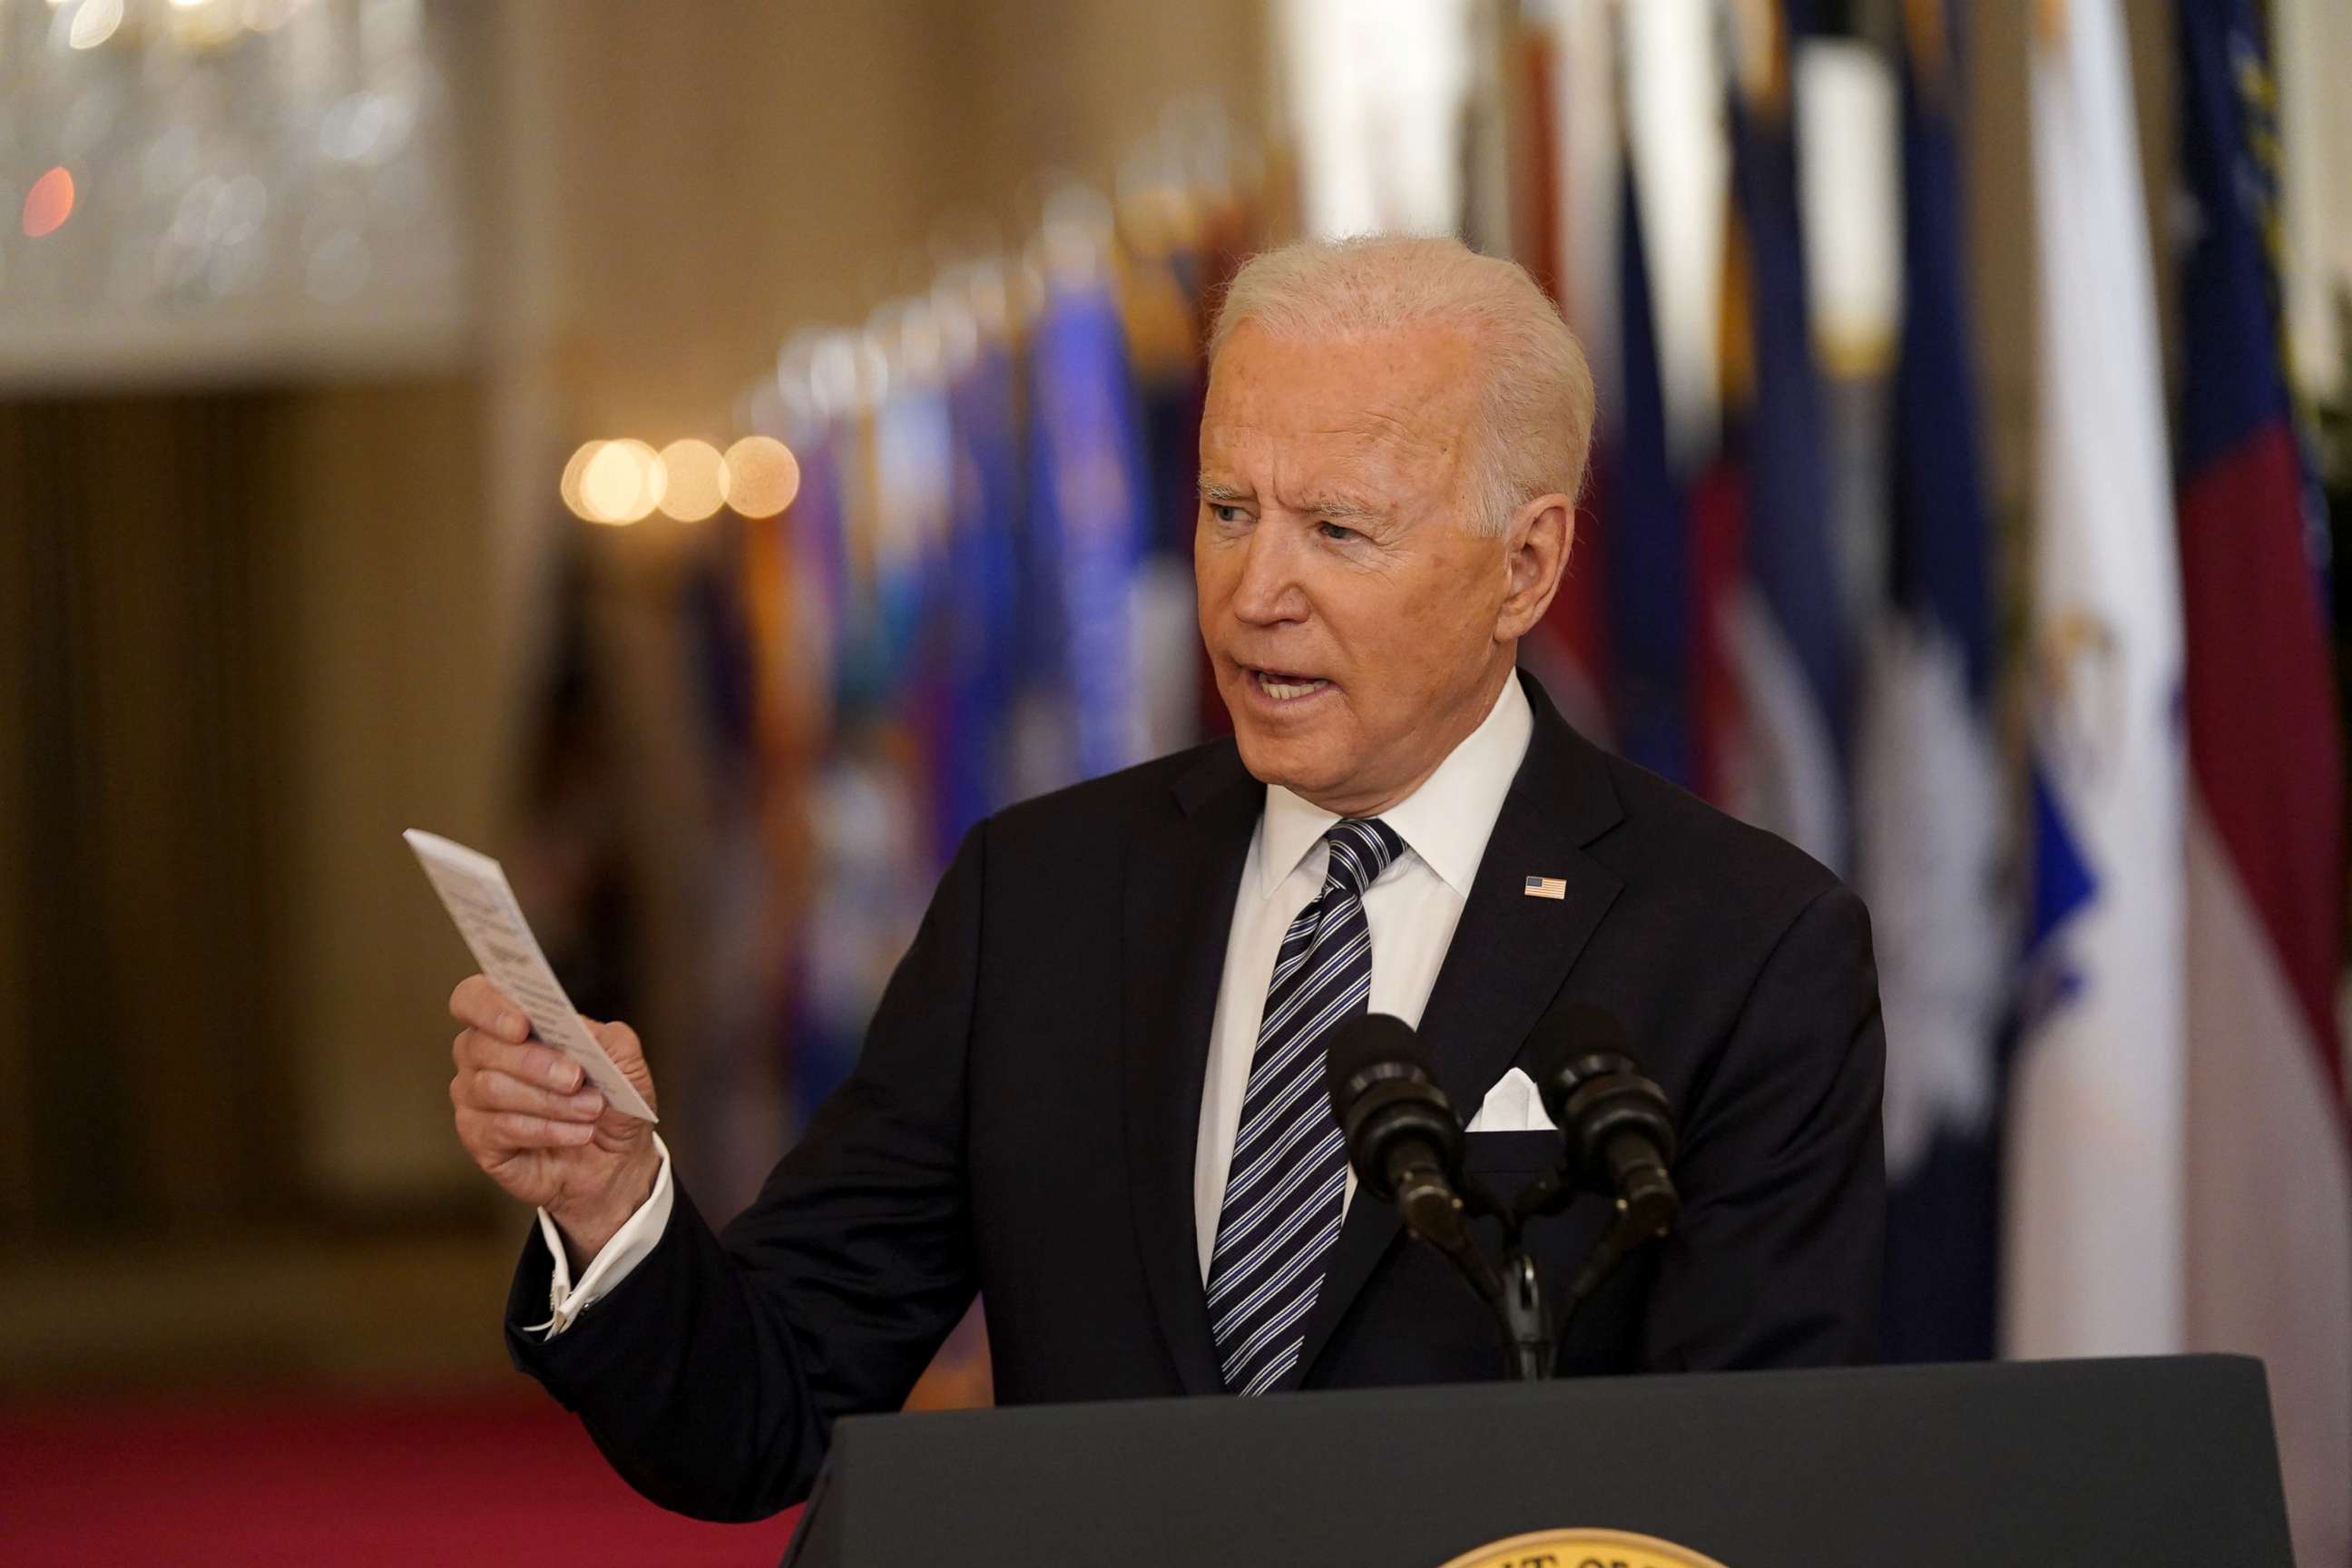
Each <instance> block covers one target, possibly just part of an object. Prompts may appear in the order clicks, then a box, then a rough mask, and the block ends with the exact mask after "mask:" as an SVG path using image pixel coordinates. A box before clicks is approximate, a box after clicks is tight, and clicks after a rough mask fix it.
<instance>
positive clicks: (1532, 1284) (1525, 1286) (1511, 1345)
mask: <svg viewBox="0 0 2352 1568" xmlns="http://www.w3.org/2000/svg"><path fill="white" fill-rule="evenodd" d="M1462 1206H1463V1208H1464V1209H1465V1210H1466V1211H1468V1212H1469V1213H1472V1214H1478V1215H1486V1216H1488V1217H1490V1218H1493V1219H1496V1220H1499V1221H1501V1222H1502V1226H1503V1262H1502V1267H1501V1268H1496V1267H1495V1266H1494V1265H1493V1264H1491V1263H1489V1262H1488V1261H1487V1260H1486V1254H1485V1253H1483V1252H1480V1251H1479V1250H1478V1249H1477V1247H1475V1244H1473V1243H1472V1242H1471V1241H1470V1238H1469V1230H1468V1227H1467V1226H1464V1227H1463V1229H1462V1243H1463V1245H1462V1248H1461V1250H1460V1251H1459V1252H1456V1251H1455V1250H1454V1249H1452V1248H1448V1247H1443V1246H1441V1247H1440V1250H1441V1251H1444V1252H1445V1254H1446V1256H1447V1257H1449V1258H1453V1259H1454V1264H1455V1266H1456V1267H1457V1268H1461V1270H1462V1272H1463V1274H1464V1276H1465V1278H1466V1279H1469V1281H1470V1283H1471V1285H1472V1287H1473V1288H1475V1289H1476V1290H1477V1292H1478V1294H1479V1295H1480V1296H1481V1297H1483V1298H1485V1300H1486V1305H1487V1306H1488V1307H1490V1308H1491V1309H1493V1310H1494V1313H1495V1321H1496V1324H1497V1325H1498V1326H1499V1327H1500V1328H1501V1330H1502V1331H1503V1363H1504V1371H1505V1375H1506V1376H1507V1377H1508V1378H1510V1379H1511V1380H1512V1381H1514V1382H1517V1383H1541V1382H1543V1381H1544V1380H1545V1379H1546V1378H1549V1376H1551V1373H1552V1346H1553V1342H1552V1324H1551V1316H1550V1314H1549V1312H1547V1311H1546V1310H1544V1291H1543V1276H1542V1275H1541V1274H1540V1273H1538V1271H1537V1268H1536V1260H1535V1258H1532V1257H1531V1256H1529V1255H1528V1249H1527V1247H1526V1246H1525V1245H1524V1244H1523V1242H1522V1240H1521V1236H1520V1233H1521V1231H1522V1229H1523V1228H1524V1226H1526V1223H1527V1220H1528V1212H1524V1211H1523V1210H1522V1207H1521V1205H1518V1204H1509V1205H1506V1204H1502V1203H1498V1202H1496V1198H1495V1195H1494V1194H1492V1193H1489V1192H1488V1191H1487V1190H1486V1188H1485V1187H1484V1186H1483V1185H1481V1184H1478V1183H1476V1182H1474V1181H1468V1180H1465V1181H1464V1182H1463V1184H1462ZM1465 1255H1466V1256H1465Z"/></svg>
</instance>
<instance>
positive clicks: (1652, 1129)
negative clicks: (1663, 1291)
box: [1527, 1002, 1682, 1262]
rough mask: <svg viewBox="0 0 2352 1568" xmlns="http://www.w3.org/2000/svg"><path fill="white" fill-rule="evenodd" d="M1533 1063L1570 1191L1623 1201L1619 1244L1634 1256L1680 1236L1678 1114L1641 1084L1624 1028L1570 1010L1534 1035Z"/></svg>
mask: <svg viewBox="0 0 2352 1568" xmlns="http://www.w3.org/2000/svg"><path fill="white" fill-rule="evenodd" d="M1527 1060H1528V1074H1529V1076H1530V1077H1532V1078H1533V1079H1535V1083H1536V1090H1537V1092H1538V1093H1539V1094H1540V1095H1542V1097H1543V1105H1544V1110H1545V1111H1546V1112H1547V1113H1548V1114H1549V1116H1550V1117H1551V1120H1552V1124H1553V1125H1554V1126H1556V1127H1558V1128H1559V1132H1560V1137H1561V1138H1562V1140H1563V1141H1564V1142H1566V1144H1567V1146H1568V1147H1567V1163H1566V1167H1565V1175H1566V1177H1567V1181H1566V1183H1565V1185H1567V1186H1568V1187H1569V1188H1570V1191H1571V1192H1574V1191H1583V1192H1591V1193H1598V1194H1601V1196H1602V1197H1605V1198H1612V1199H1614V1200H1616V1202H1617V1205H1618V1206H1619V1209H1620V1210H1621V1213H1622V1217H1621V1219H1620V1221H1619V1224H1618V1226H1617V1234H1618V1235H1619V1236H1620V1237H1622V1242H1623V1244H1624V1245H1625V1246H1626V1247H1629V1248H1630V1247H1638V1246H1640V1245H1641V1244H1642V1242H1643V1241H1645V1240H1648V1239H1650V1238H1651V1237H1661V1236H1664V1235H1665V1234H1666V1233H1667V1232H1668V1231H1669V1230H1671V1229H1673V1228H1674V1223H1675V1216H1676V1215H1678V1214H1679V1213H1680V1212H1681V1210H1682V1199H1681V1197H1680V1196H1679V1195H1678V1194H1676V1193H1675V1183H1674V1177H1673V1175H1672V1173H1671V1168H1672V1166H1673V1165H1674V1163H1675V1147H1676V1143H1677V1139H1676V1136H1675V1117H1674V1111H1673V1110H1672V1109H1671V1108H1670V1107H1669V1106H1668V1105H1667V1104H1666V1096H1665V1091H1664V1090H1663V1089H1660V1088H1659V1087H1658V1086H1657V1085H1656V1084H1654V1083H1652V1082H1651V1081H1650V1080H1649V1079H1646V1078H1643V1076H1642V1069H1641V1068H1640V1067H1639V1065H1638V1064H1636V1063H1635V1061H1634V1060H1633V1053H1632V1052H1631V1050H1629V1049H1628V1048H1627V1046H1626V1041H1625V1026H1623V1025H1622V1024H1621V1023H1619V1022H1618V1021H1617V1019H1616V1017H1615V1016H1613V1015H1612V1014H1610V1013H1609V1012H1607V1011H1605V1010H1604V1009H1602V1008H1600V1007H1596V1006H1593V1005H1591V1004H1590V1003H1581V1002H1579V1003H1571V1004H1570V1005H1567V1006H1564V1007H1561V1008H1559V1009H1558V1010H1557V1011H1555V1012H1554V1013H1552V1014H1551V1015H1550V1016H1548V1017H1546V1018H1545V1019H1544V1020H1543V1022H1542V1023H1540V1024H1538V1026H1536V1033H1535V1037H1534V1039H1533V1040H1532V1042H1531V1043H1530V1044H1529V1046H1528V1055H1527ZM1563 1195H1565V1194H1563ZM1611 1261H1612V1262H1613V1261H1614V1259H1613V1258H1612V1260H1611Z"/></svg>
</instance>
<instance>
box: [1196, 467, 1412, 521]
mask: <svg viewBox="0 0 2352 1568" xmlns="http://www.w3.org/2000/svg"><path fill="white" fill-rule="evenodd" d="M1250 497H1251V492H1250V491H1248V490H1244V489H1239V488H1238V487H1236V486H1234V485H1230V484H1227V483H1225V482H1224V481H1223V480H1222V479H1210V478H1209V477H1207V476H1206V475H1203V476H1202V479H1201V499H1202V500H1203V501H1205V502H1207V503H1208V504H1209V505H1211V506H1237V505H1239V504H1240V503H1241V502H1243V501H1245V500H1249V499H1250ZM1292 510H1295V511H1302V512H1305V513H1307V514H1308V515H1309V516H1312V517H1320V518H1328V519H1330V520H1333V521H1342V522H1379V521H1382V520H1384V519H1385V518H1387V516H1388V515H1389V509H1388V508H1387V507H1384V506H1381V505H1380V504H1379V503H1378V502H1375V501H1370V500H1364V499H1363V498H1362V497H1360V496H1350V495H1339V494H1330V495H1313V496H1302V497H1300V498H1299V499H1298V501H1297V505H1296V506H1294V507H1293V508H1292Z"/></svg>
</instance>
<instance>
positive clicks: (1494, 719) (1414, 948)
mask: <svg viewBox="0 0 2352 1568" xmlns="http://www.w3.org/2000/svg"><path fill="white" fill-rule="evenodd" d="M1534 732H1535V715H1534V713H1533V712H1532V711H1531V710H1529V708H1528V696H1527V693H1526V692H1524V691H1522V690H1520V689H1519V683H1518V680H1517V679H1516V678H1511V679H1505V680H1504V682H1503V689H1502V691H1501V693H1500V694H1499V695H1497V696H1496V699H1495V705H1494V707H1492V708H1491V709H1489V710H1487V712H1486V718H1485V720H1483V721H1481V722H1480V723H1479V725H1478V727H1477V728H1476V729H1475V730H1473V731H1470V733H1469V735H1468V737H1467V738H1465V740H1464V741H1463V742H1462V743H1461V744H1460V745H1458V746H1456V747H1454V750H1453V752H1451V753H1450V754H1448V755H1447V757H1446V759H1445V760H1444V762H1442V763H1438V764H1437V771H1436V772H1435V773H1431V774H1430V775H1429V777H1428V778H1427V779H1425V780H1424V781H1423V783H1422V786H1421V787H1420V788H1419V789H1417V790H1415V791H1413V792H1412V794H1411V795H1407V796H1406V797H1405V798H1404V799H1403V800H1402V801H1399V802H1398V803H1397V804H1396V805H1392V806H1391V807H1390V808H1389V809H1388V810H1386V811H1383V812H1381V814H1380V818H1381V821H1382V822H1385V823H1387V824H1388V825H1389V826H1391V827H1392V828H1394V829H1395V830H1396V835H1397V837H1399V838H1402V839H1403V840H1404V846H1405V850H1404V853H1403V854H1402V855H1400V856H1399V857H1397V858H1396V860H1395V861H1394V862H1393V863H1392V864H1391V866H1390V867H1389V868H1388V870H1387V871H1386V872H1384V873H1382V875H1381V879H1380V880H1378V881H1376V882H1374V883H1373V884H1372V885H1371V887H1370V889H1368V890H1367V891H1366V892H1365V894H1364V923H1365V924H1366V925H1367V926H1369V927H1370V931H1371V939H1372V994H1371V1001H1370V1011H1372V1012H1375V1013H1389V1014H1393V1015H1394V1016H1397V1017H1399V1018H1402V1019H1403V1020H1404V1021H1405V1022H1406V1023H1408V1024H1412V1025H1414V1026H1419V1025H1420V1023H1421V1010H1422V1008H1423V1007H1424V1006H1426V1005H1428V1002H1429V990H1430V987H1431V986H1433V985H1434V984H1437V971H1438V967H1439V966H1440V965H1441V964H1443V963H1444V962H1445V950H1446V948H1447V947H1449V946H1450V945H1452V943H1453V941H1454V925H1455V923H1456V922H1457V921H1460V920H1461V919H1462V905H1463V903H1464V901H1465V900H1467V899H1468V898H1469V897H1470V886H1471V884H1472V883H1473V882H1475V880H1476V879H1477V877H1478V862H1479V861H1480V860H1482V859H1484V858H1486V840H1487V838H1488V837H1490V836H1491V835H1492V834H1493V833H1494V831H1495V819H1496V817H1497V816H1501V815H1502V811H1503V797H1504V796H1505V795H1508V794H1509V793H1510V789H1511V779H1512V776H1513V775H1514V774H1516V773H1517V772H1518V771H1519V763H1520V761H1521V760H1522V759H1524V758H1525V757H1526V756H1527V754H1528V737H1529V736H1530V735H1531V734H1533V733H1534ZM1337 821H1339V815H1338V814H1337V813H1336V812H1329V811H1326V810H1324V809H1323V808H1322V807H1321V806H1319V805H1311V804H1309V803H1308V802H1307V801H1305V800H1303V799H1301V798H1300V797H1298V796H1297V795H1293V794H1291V792H1290V791H1288V790H1286V789H1285V788H1283V787H1282V786H1281V785H1280V784H1270V785H1268V786H1267V788H1266V792H1265V812H1264V813H1263V814H1262V815H1261V816H1259V817H1258V823H1257V832H1256V833H1255V835H1253V836H1252V837H1251V838H1250V847H1249V858H1248V859H1247V860H1246V861H1245V862H1244V864H1243V866H1242V885H1241V889H1240V891H1239V892H1238V893H1237V894H1236V895H1235V896H1234V923H1233V929H1232V931H1230V932H1228V933H1227V935H1226V937H1225V971H1224V978H1223V980H1222V981H1221V982H1220V983H1219V984H1218V987H1217V1011H1216V1020H1215V1022H1214V1023H1213V1025H1212V1026H1210V1030H1209V1070H1208V1075H1207V1077H1206V1079H1204V1080H1203V1082H1202V1085H1201V1128H1200V1133H1199V1136H1198V1139H1197V1141H1196V1142H1194V1143H1193V1145H1192V1149H1193V1154H1192V1228H1193V1234H1194V1237H1195V1238H1196V1240H1197V1241H1198V1242H1199V1244H1200V1255H1201V1259H1200V1260H1201V1279H1202V1282H1203V1283H1206V1282H1207V1280H1208V1278H1209V1258H1210V1255H1211V1254H1212V1253H1213V1251H1214V1250H1215V1248H1216V1245H1217V1218H1218V1215H1219V1212H1220V1211H1221V1210H1222V1209H1223V1206H1224V1201H1225V1176H1226V1174H1227V1173H1228V1172H1229V1171H1230V1170H1231V1168H1232V1166H1233V1163H1234V1133H1235V1132H1237V1131H1240V1129H1241V1119H1242V1097H1243V1094H1244V1091H1245V1090H1246V1089H1248V1087H1249V1075H1250V1061H1251V1058H1253V1057H1254V1056H1255V1054H1256V1051H1257V1028H1258V1023H1259V1021H1260V1019H1262V1018H1263V1017H1264V1016H1265V989H1266V985H1267V984H1268V982H1270V981H1271V980H1272V979H1273V978H1274V960H1275V955H1276V953H1277V952H1279V951H1280V950H1281V947H1282V937H1283V933H1284V932H1285V931H1288V930H1289V929H1290V922H1291V921H1295V920H1297V918H1298V911H1299V910H1303V909H1305V908H1306V907H1307V904H1308V903H1309V902H1310V901H1312V900H1314V898H1315V897H1316V895H1318V893H1320V892H1321V891H1322V890H1323V869H1324V863H1325V862H1326V861H1327V860H1328V859H1329V858H1330V853H1331V852H1330V850H1329V848H1328V847H1327V846H1326V845H1325V844H1324V842H1323V834H1324V832H1325V830H1327V829H1328V828H1329V826H1331V825H1332V824H1333V823H1335V822H1337ZM1483 1114H1484V1108H1482V1116H1483ZM1493 1122H1494V1118H1492V1117H1486V1118H1485V1120H1484V1121H1483V1122H1482V1121H1479V1120H1477V1119H1474V1120H1473V1122H1472V1125H1473V1126H1474V1127H1477V1128H1479V1129H1480V1130H1481V1131H1489V1130H1491V1129H1492V1126H1493ZM1539 1125H1545V1126H1549V1122H1544V1123H1539ZM1355 1194H1356V1173H1354V1172H1353V1171H1350V1172H1349V1173H1348V1185H1347V1200H1348V1201H1352V1200H1353V1199H1354V1197H1355Z"/></svg>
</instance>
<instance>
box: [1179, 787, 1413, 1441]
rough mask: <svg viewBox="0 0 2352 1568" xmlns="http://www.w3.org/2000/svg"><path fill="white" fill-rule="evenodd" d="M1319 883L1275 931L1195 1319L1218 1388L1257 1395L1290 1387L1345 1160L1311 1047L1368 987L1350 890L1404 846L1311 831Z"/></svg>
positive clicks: (1393, 838)
mask: <svg viewBox="0 0 2352 1568" xmlns="http://www.w3.org/2000/svg"><path fill="white" fill-rule="evenodd" d="M1323 841H1324V843H1325V844H1327V845H1328V846H1329V847H1330V863H1329V866H1328V868H1327V869H1326V870H1325V872H1324V874H1323V890H1322V892H1321V893H1319V894H1318V895H1317V897H1316V899H1315V900H1314V901H1313V902H1312V903H1310V904H1308V905H1307V907H1306V908H1305V909H1303V910H1299V911H1298V918H1297V920H1295V921H1291V922H1290V929H1289V930H1288V931H1286V932H1284V933H1283V938H1282V951H1281V952H1280V953H1279V954H1278V955H1277V956H1276V959H1275V963H1274V980H1273V982H1272V984H1269V985H1268V986H1267V987H1266V993H1265V1017H1264V1019H1263V1021H1262V1022H1261V1023H1260V1024H1259V1025H1258V1032H1257V1051H1256V1053H1255V1055H1254V1056H1253V1057H1252V1058H1250V1076H1249V1087H1248V1089H1246V1090H1245V1091H1244V1093H1243V1096H1242V1115H1241V1125H1240V1129H1239V1131H1236V1132H1235V1133H1234V1159H1233V1164H1232V1165H1231V1167H1230V1168H1229V1173H1228V1174H1227V1176H1226V1179H1225V1200H1224V1204H1223V1206H1222V1207H1221V1208H1220V1210H1219V1211H1218V1215H1217V1245H1216V1249H1215V1250H1214V1251H1213V1252H1212V1253H1211V1254H1210V1256H1209V1321H1210V1325H1211V1327H1212V1328H1213V1330H1214V1331H1215V1333H1216V1337H1217V1355H1218V1358H1219V1359H1220V1360H1221V1361H1222V1362H1223V1372H1224V1380H1225V1387H1226V1389H1227V1390H1228V1391H1230V1392H1233V1393H1236V1394H1265V1393H1266V1392H1268V1391H1269V1390H1272V1389H1276V1388H1284V1387H1289V1386H1292V1385H1294V1384H1296V1383H1297V1379H1298V1376H1299V1373H1300V1371H1301V1369H1300V1367H1299V1365H1298V1355H1299V1351H1300V1349H1301V1348H1302V1346H1304V1344H1305V1343H1306V1339H1307V1330H1306V1323H1307V1313H1308V1312H1309V1311H1310V1310H1313V1308H1314V1306H1315V1298H1316V1295H1317V1294H1318V1292H1319V1291H1320V1290H1321V1289H1322V1288H1323V1264H1324V1258H1325V1256H1326V1255H1327V1254H1328V1252H1329V1251H1330V1249H1331V1244H1332V1243H1333V1242H1334V1241H1336V1240H1338V1239H1339V1219H1340V1215H1341V1214H1342V1212H1343V1210H1344V1208H1345V1206H1346V1204H1345V1198H1346V1193H1347V1181H1348V1154H1347V1150H1346V1147H1345V1145H1344V1143H1343V1142H1342V1141H1341V1139H1340V1136H1339V1123H1338V1122H1337V1121H1334V1120H1333V1119H1332V1116H1331V1106H1330V1103H1329V1101H1328V1100H1327V1099H1326V1098H1325V1096H1324V1093H1323V1057H1324V1050H1323V1041H1324V1039H1325V1037H1327V1036H1328V1035H1329V1034H1330V1032H1331V1030H1332V1028H1333V1027H1334V1026H1336V1025H1338V1024H1339V1021H1340V1020H1341V1019H1343V1018H1349V1017H1352V1016H1355V1015H1357V1014H1359V1013H1361V1012H1363V1011H1364V1009H1365V1005H1366V1004H1367V1002H1368V1001H1369V999H1370V995H1371V989H1372V933H1371V930H1370V927H1369V926H1367V925H1366V924H1365V923H1364V889H1367V888H1370V886H1371V885H1372V884H1373V883H1374V882H1375V881H1377V880H1379V879H1380V875H1381V872H1382V871H1385V870H1387V869H1388V868H1389V865H1390V863H1391V862H1392V861H1393V860H1395V859H1396V858H1397V857H1398V856H1399V855H1401V854H1402V853H1403V852H1404V841H1403V840H1402V839H1401V838H1399V837H1397V835H1396V831H1395V829H1393V828H1391V827H1390V826H1389V825H1388V824H1386V823H1384V822H1382V821H1381V820H1380V819H1379V818H1378V817H1367V818H1361V819H1357V818H1342V819H1341V820H1340V821H1338V822H1335V823H1333V824H1332V825H1331V827H1330V830H1329V831H1328V832H1327V833H1325V834H1324V835H1323Z"/></svg>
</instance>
